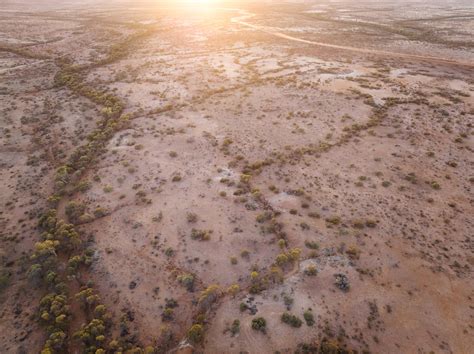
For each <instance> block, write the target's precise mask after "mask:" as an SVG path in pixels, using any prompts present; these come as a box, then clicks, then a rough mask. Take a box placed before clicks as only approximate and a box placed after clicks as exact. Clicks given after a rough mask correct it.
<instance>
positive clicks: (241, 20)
mask: <svg viewBox="0 0 474 354" xmlns="http://www.w3.org/2000/svg"><path fill="white" fill-rule="evenodd" d="M232 10H235V11H238V12H239V13H240V15H239V16H236V17H232V18H231V20H230V21H231V22H232V23H236V24H239V25H241V26H245V27H248V28H251V29H254V30H257V31H261V32H265V33H268V34H270V35H272V36H275V37H279V38H283V39H287V40H290V41H294V42H299V43H305V44H311V45H315V46H319V47H326V48H332V49H340V50H345V51H351V52H355V53H362V54H373V55H378V56H388V57H397V58H402V59H415V60H421V61H429V62H431V63H439V64H449V65H456V66H465V67H468V68H474V61H473V62H465V61H458V60H452V59H447V58H441V57H435V56H427V55H418V54H408V53H396V52H390V51H385V50H376V49H367V48H358V47H351V46H344V45H338V44H330V43H324V42H318V41H311V40H308V39H303V38H299V37H295V36H291V35H288V34H285V33H283V32H280V31H278V30H277V29H276V28H274V27H270V26H262V25H256V24H253V23H250V22H248V21H247V20H248V19H251V18H253V17H255V16H256V14H253V13H250V12H247V11H245V10H240V9H232Z"/></svg>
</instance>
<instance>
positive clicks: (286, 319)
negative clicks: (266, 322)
mask: <svg viewBox="0 0 474 354" xmlns="http://www.w3.org/2000/svg"><path fill="white" fill-rule="evenodd" d="M281 321H282V322H283V323H286V324H287V325H290V326H291V327H295V328H299V327H301V325H302V324H303V321H301V319H299V318H298V317H297V316H295V315H292V314H290V313H288V312H285V313H283V314H282V315H281Z"/></svg>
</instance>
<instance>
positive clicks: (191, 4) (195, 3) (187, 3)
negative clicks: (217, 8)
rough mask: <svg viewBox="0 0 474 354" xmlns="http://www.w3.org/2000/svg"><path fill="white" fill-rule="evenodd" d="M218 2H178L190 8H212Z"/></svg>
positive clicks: (212, 0) (214, 0) (185, 0)
mask: <svg viewBox="0 0 474 354" xmlns="http://www.w3.org/2000/svg"><path fill="white" fill-rule="evenodd" d="M217 1H218V0H183V1H180V2H181V3H182V4H183V5H186V6H190V7H199V6H206V7H207V6H212V5H215V4H216V3H217Z"/></svg>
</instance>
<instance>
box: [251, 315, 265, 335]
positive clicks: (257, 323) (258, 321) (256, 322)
mask: <svg viewBox="0 0 474 354" xmlns="http://www.w3.org/2000/svg"><path fill="white" fill-rule="evenodd" d="M252 329H253V330H255V331H260V332H263V333H265V331H266V329H267V321H266V320H265V319H264V318H263V317H257V318H254V319H253V320H252Z"/></svg>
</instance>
